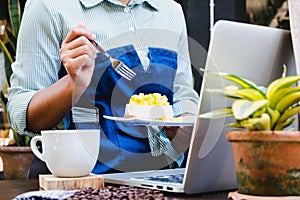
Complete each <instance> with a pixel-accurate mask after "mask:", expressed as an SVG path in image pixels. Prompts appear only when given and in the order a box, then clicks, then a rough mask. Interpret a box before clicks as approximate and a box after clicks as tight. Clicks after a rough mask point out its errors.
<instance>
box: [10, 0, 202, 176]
mask: <svg viewBox="0 0 300 200" xmlns="http://www.w3.org/2000/svg"><path fill="white" fill-rule="evenodd" d="M56 1H57V2H56ZM92 40H96V41H97V42H98V43H99V44H101V45H102V46H103V47H104V48H105V49H107V50H109V52H110V54H111V55H112V56H113V57H117V58H119V59H120V60H122V61H123V62H124V63H125V64H126V65H128V66H129V67H130V68H132V69H133V70H134V71H135V72H136V73H137V75H136V77H135V78H134V79H133V80H132V81H127V80H124V79H123V78H122V77H120V75H118V74H117V73H116V72H115V71H114V70H112V68H111V67H109V66H110V62H109V61H108V59H107V58H106V57H105V56H103V55H102V54H100V53H98V54H97V52H96V49H95V47H94V46H93V44H92V42H91V41H92ZM12 67H13V71H14V73H13V75H12V78H11V88H10V89H9V102H8V105H7V107H8V115H9V120H10V122H11V125H12V126H13V128H14V129H16V130H17V131H18V132H19V133H21V134H28V135H33V134H35V133H39V132H40V131H41V130H43V129H51V128H53V127H55V126H56V125H57V124H58V123H59V122H60V121H61V120H62V119H64V122H65V128H67V129H72V128H94V127H95V126H96V127H98V128H100V129H101V144H100V153H99V158H98V163H97V164H96V166H95V168H94V170H93V173H109V172H116V171H133V170H147V169H158V168H166V167H169V166H172V167H174V166H176V167H178V166H181V165H182V163H183V159H184V157H183V153H184V152H185V150H186V149H187V146H188V143H189V138H190V132H191V131H190V130H189V129H187V128H182V127H164V128H163V129H160V128H159V127H140V126H133V125H129V124H124V123H123V124H122V123H116V122H114V121H110V120H106V119H104V118H103V115H113V116H123V115H124V106H125V104H126V103H127V101H128V100H129V97H130V96H131V95H133V94H135V93H139V92H143V93H153V92H159V93H161V94H164V95H166V96H167V97H168V98H169V101H170V102H171V104H172V105H173V110H174V113H175V116H182V115H193V114H195V112H196V110H197V109H196V108H197V101H198V95H197V93H196V92H195V91H194V90H193V87H192V74H191V67H190V65H189V58H188V48H187V34H186V27H185V21H184V15H183V13H182V10H181V7H180V6H179V4H177V3H175V2H174V1H173V0H164V1H157V0H144V1H141V0H130V1H129V0H119V1H117V0H106V1H105V0H94V1H90V0H77V1H74V0H65V1H59V0H55V1H53V0H40V1H36V0H28V1H27V3H26V8H25V11H24V14H23V19H22V24H21V28H20V32H19V40H18V48H17V57H16V62H15V63H14V64H13V65H12ZM99 125H100V126H99ZM170 140H172V141H170Z"/></svg>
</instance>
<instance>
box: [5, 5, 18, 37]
mask: <svg viewBox="0 0 300 200" xmlns="http://www.w3.org/2000/svg"><path fill="white" fill-rule="evenodd" d="M8 10H9V17H10V23H11V26H12V30H13V33H14V35H15V37H16V38H17V37H18V33H19V28H20V23H21V7H20V2H19V0H8Z"/></svg>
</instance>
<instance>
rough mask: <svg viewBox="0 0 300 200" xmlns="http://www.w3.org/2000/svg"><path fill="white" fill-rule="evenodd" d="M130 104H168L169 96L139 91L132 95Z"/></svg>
mask: <svg viewBox="0 0 300 200" xmlns="http://www.w3.org/2000/svg"><path fill="white" fill-rule="evenodd" d="M129 105H149V106H151V105H157V106H168V105H170V103H169V102H168V98H167V97H166V96H165V95H161V94H159V93H153V94H146V95H145V94H144V93H139V94H135V95H133V96H131V97H130V100H129Z"/></svg>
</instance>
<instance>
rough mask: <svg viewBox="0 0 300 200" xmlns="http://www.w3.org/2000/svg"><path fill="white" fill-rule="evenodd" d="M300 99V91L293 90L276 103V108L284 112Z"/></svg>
mask: <svg viewBox="0 0 300 200" xmlns="http://www.w3.org/2000/svg"><path fill="white" fill-rule="evenodd" d="M299 101H300V91H299V92H293V93H290V94H288V95H286V96H283V97H282V98H281V99H280V101H279V102H278V104H277V105H276V110H278V111H279V112H280V113H284V112H285V111H286V110H287V109H288V108H290V107H292V106H293V105H294V104H297V103H298V102H299Z"/></svg>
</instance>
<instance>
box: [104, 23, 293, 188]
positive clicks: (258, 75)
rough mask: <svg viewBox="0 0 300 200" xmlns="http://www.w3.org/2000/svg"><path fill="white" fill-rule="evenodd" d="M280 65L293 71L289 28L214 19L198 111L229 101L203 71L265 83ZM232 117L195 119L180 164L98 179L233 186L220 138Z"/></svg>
mask: <svg viewBox="0 0 300 200" xmlns="http://www.w3.org/2000/svg"><path fill="white" fill-rule="evenodd" d="M192 50H193V49H192ZM194 53H195V52H194ZM192 64H193V63H192ZM283 65H286V66H287V69H288V70H287V74H296V67H295V59H294V55H293V49H292V42H291V34H290V32H289V31H286V30H282V29H275V28H270V27H264V26H258V25H251V24H246V23H240V22H233V21H225V20H220V21H218V22H216V24H215V26H214V29H213V30H212V37H211V41H210V46H209V50H208V54H207V59H206V66H205V69H206V70H205V72H204V76H203V82H202V86H201V92H200V100H199V105H198V112H199V114H201V113H204V112H207V111H210V110H212V109H215V108H218V107H224V105H227V104H228V105H229V103H230V102H228V100H226V99H225V98H223V97H220V96H214V95H213V94H210V93H209V92H208V91H207V90H206V88H223V87H224V86H225V85H226V84H228V83H226V82H225V81H224V80H221V79H220V78H218V77H217V76H213V75H210V74H211V73H207V72H206V71H217V72H227V73H232V74H236V75H240V76H244V77H246V78H248V79H250V80H253V81H254V82H256V83H257V84H258V85H260V86H266V85H267V84H268V83H269V82H271V81H272V80H273V79H275V78H278V77H279V76H281V74H282V72H283ZM232 120H233V119H230V118H222V119H217V120H215V119H213V120H210V119H203V118H198V117H197V119H195V124H194V127H193V133H192V140H191V143H190V148H189V152H188V155H189V156H188V159H187V164H186V167H185V168H178V169H166V170H153V171H139V172H124V173H114V174H103V177H104V182H105V183H113V184H122V185H131V186H137V187H143V188H150V189H156V190H162V191H167V192H178V193H186V194H193V193H205V192H213V191H222V190H232V189H237V181H236V174H235V167H234V159H233V155H232V150H231V144H230V143H229V142H228V141H227V140H226V132H228V131H229V130H230V128H226V127H224V125H225V124H227V123H230V122H232ZM165 181H166V182H165ZM176 181H179V182H176Z"/></svg>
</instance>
